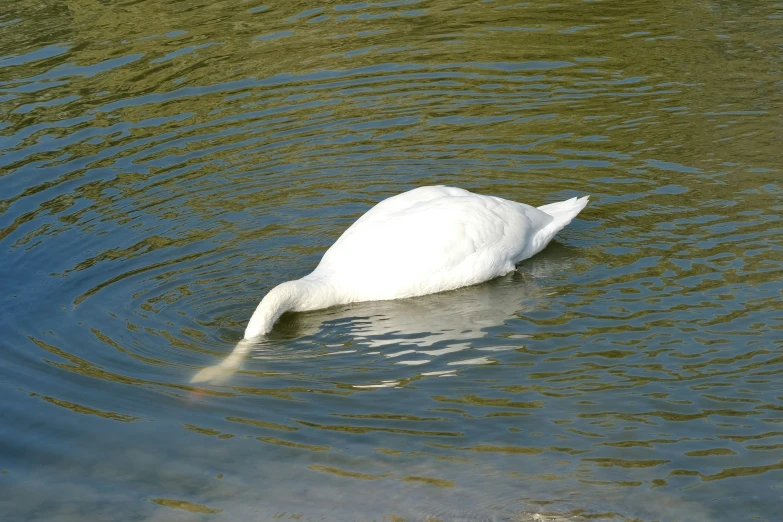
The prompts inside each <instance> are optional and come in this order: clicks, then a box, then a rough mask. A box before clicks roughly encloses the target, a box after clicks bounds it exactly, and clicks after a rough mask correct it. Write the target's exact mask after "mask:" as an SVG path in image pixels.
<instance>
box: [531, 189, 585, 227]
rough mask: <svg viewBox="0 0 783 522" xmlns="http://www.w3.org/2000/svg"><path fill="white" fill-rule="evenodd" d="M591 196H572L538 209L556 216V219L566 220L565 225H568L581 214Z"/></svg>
mask: <svg viewBox="0 0 783 522" xmlns="http://www.w3.org/2000/svg"><path fill="white" fill-rule="evenodd" d="M589 198H590V196H584V197H581V198H571V199H567V200H565V201H558V202H557V203H550V204H548V205H541V206H540V207H538V210H542V211H544V212H546V213H547V214H549V215H550V216H552V217H553V218H555V221H564V223H563V226H566V225H567V224H569V223H570V222H571V220H572V219H574V218H575V217H576V215H577V214H579V213H580V212H581V211H582V209H583V208H585V207H586V206H587V202H588V200H589Z"/></svg>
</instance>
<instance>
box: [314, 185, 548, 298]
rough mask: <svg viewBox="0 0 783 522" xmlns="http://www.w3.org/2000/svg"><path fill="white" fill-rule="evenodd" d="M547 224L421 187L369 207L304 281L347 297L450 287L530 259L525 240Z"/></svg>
mask: <svg viewBox="0 0 783 522" xmlns="http://www.w3.org/2000/svg"><path fill="white" fill-rule="evenodd" d="M395 200H396V201H395ZM551 221H552V216H550V215H548V214H547V213H545V212H543V211H541V210H538V209H536V208H534V207H531V206H528V205H524V204H521V203H515V202H513V201H508V200H504V199H501V198H496V197H492V196H481V195H477V194H472V193H470V192H468V191H465V190H462V189H451V188H448V187H423V188H420V189H416V190H413V191H410V192H408V193H404V194H401V195H400V196H396V197H394V198H390V199H388V200H385V201H383V202H381V203H379V204H378V205H376V207H373V208H372V209H371V210H370V211H368V212H367V214H365V215H364V216H362V217H361V218H360V219H359V220H357V221H356V222H355V223H354V224H353V225H352V226H351V227H350V228H349V229H348V230H346V231H345V232H344V233H343V235H342V236H341V237H340V239H339V240H338V241H337V242H336V243H335V244H334V245H333V246H332V247H331V248H330V249H329V250H328V251H327V252H326V253H325V254H324V257H323V259H322V260H321V263H320V264H319V265H318V268H316V270H315V271H314V272H313V273H312V274H311V275H310V276H308V277H310V278H319V279H326V280H328V281H329V282H331V283H332V284H334V285H335V286H337V287H339V288H341V291H345V292H348V293H350V294H351V295H350V297H349V298H350V299H351V300H376V299H396V298H401V297H410V296H414V295H424V294H427V293H433V292H440V291H444V290H451V289H454V288H459V287H462V286H466V285H470V284H476V283H480V282H482V281H486V280H488V279H491V278H493V277H497V276H498V275H502V274H504V273H507V272H509V271H511V270H513V269H514V265H515V264H516V263H518V262H519V261H521V260H522V259H525V258H526V257H529V255H532V253H528V252H531V251H532V238H533V237H534V236H535V235H536V234H537V233H538V232H539V231H540V230H541V229H543V228H544V227H546V226H547V225H548V224H549V223H550V222H551Z"/></svg>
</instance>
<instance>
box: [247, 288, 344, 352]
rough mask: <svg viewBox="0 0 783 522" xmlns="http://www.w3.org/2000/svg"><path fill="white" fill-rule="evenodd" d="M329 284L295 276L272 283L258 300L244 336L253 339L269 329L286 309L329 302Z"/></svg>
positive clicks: (294, 310)
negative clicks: (274, 285)
mask: <svg viewBox="0 0 783 522" xmlns="http://www.w3.org/2000/svg"><path fill="white" fill-rule="evenodd" d="M332 300H333V296H332V292H331V290H330V288H329V287H328V286H327V285H325V284H323V283H319V282H316V281H305V280H303V279H298V280H296V281H288V282H286V283H283V284H280V285H278V286H276V287H274V288H273V289H272V290H270V292H269V293H268V294H266V296H264V298H263V299H262V300H261V302H260V303H259V305H258V307H257V308H256V311H255V312H253V316H252V317H251V318H250V322H249V323H248V324H247V328H246V329H245V339H254V338H256V337H259V336H261V335H264V334H266V333H268V332H269V331H270V330H272V326H273V325H274V324H275V322H277V320H278V319H279V318H280V316H281V315H283V314H284V313H285V312H289V311H290V312H301V311H305V310H316V309H318V308H325V307H327V306H331V305H332V304H334V303H332V302H331V301H332Z"/></svg>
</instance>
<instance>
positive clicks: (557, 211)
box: [533, 196, 590, 252]
mask: <svg viewBox="0 0 783 522" xmlns="http://www.w3.org/2000/svg"><path fill="white" fill-rule="evenodd" d="M589 198H590V196H583V197H581V198H571V199H567V200H566V201H558V202H557V203H549V204H548V205H542V206H540V207H538V210H541V211H542V212H546V213H547V214H549V215H550V216H552V218H554V219H552V221H551V222H550V223H549V224H548V225H547V226H545V227H544V228H543V229H541V231H540V232H539V233H538V234H536V236H535V237H534V238H533V248H534V249H535V252H540V251H541V250H542V249H543V248H544V247H545V246H547V245H548V244H549V242H550V241H551V240H552V238H553V237H555V234H557V233H558V232H560V231H561V230H563V229H564V228H565V227H566V225H568V224H569V223H570V222H571V220H573V219H574V218H575V217H576V216H577V214H579V213H580V212H581V211H582V209H583V208H585V207H586V206H587V202H588V200H589Z"/></svg>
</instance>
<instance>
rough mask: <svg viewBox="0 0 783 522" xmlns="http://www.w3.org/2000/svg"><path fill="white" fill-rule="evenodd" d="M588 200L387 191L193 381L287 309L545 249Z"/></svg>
mask: <svg viewBox="0 0 783 522" xmlns="http://www.w3.org/2000/svg"><path fill="white" fill-rule="evenodd" d="M587 201H588V197H587V196H585V197H582V198H578V199H577V198H572V199H569V200H567V201H561V202H559V203H551V204H549V205H544V206H541V207H538V208H535V207H531V206H529V205H525V204H524V203H515V202H513V201H509V200H505V199H501V198H498V197H494V196H482V195H479V194H473V193H472V192H468V191H467V190H464V189H459V188H453V187H442V186H438V187H421V188H417V189H414V190H411V191H408V192H404V193H402V194H398V195H396V196H393V197H391V198H388V199H385V200H383V201H381V202H380V203H378V204H377V205H375V206H374V207H373V208H371V209H370V210H369V211H367V213H365V214H364V215H363V216H362V217H360V218H359V219H358V220H357V221H356V222H355V223H354V224H353V225H351V226H350V227H349V228H348V229H347V230H346V231H345V232H343V235H342V236H340V238H339V239H338V240H337V241H336V242H335V243H334V244H333V245H332V246H331V247H330V248H329V250H327V251H326V253H325V254H324V256H323V258H322V259H321V262H320V263H319V264H318V266H317V267H316V269H315V270H313V271H312V272H311V273H310V274H308V275H306V276H305V277H303V278H301V279H298V280H295V281H288V282H286V283H282V284H280V285H278V286H276V287H275V288H273V289H272V290H271V291H270V292H269V293H268V294H266V296H265V297H264V299H263V300H262V301H261V303H260V304H259V305H258V307H257V308H256V310H255V312H253V315H252V317H251V318H250V322H249V323H248V325H247V328H246V329H245V335H244V339H243V340H242V341H240V343H239V344H238V345H237V347H236V348H235V349H234V351H233V352H232V353H231V355H229V356H228V357H227V358H226V359H225V360H224V361H223V362H222V363H221V364H220V365H217V366H213V367H208V368H205V369H204V370H202V371H200V372H199V373H197V374H196V375H195V376H194V377H193V379H192V382H200V381H205V380H211V379H213V378H215V377H216V376H217V375H219V374H220V372H221V371H231V370H233V369H234V368H235V367H236V366H237V365H238V364H239V361H241V360H242V359H243V358H244V355H245V353H246V352H247V351H248V350H249V349H250V346H251V343H250V341H251V340H252V339H255V338H258V337H260V336H262V335H264V334H266V333H267V332H269V331H270V330H271V329H272V326H273V325H274V323H275V322H276V321H277V320H278V318H280V316H281V315H282V314H283V313H284V312H288V311H294V312H303V311H307V310H318V309H321V308H328V307H330V306H335V305H339V304H347V303H353V302H358V301H384V300H389V299H400V298H405V297H414V296H420V295H426V294H433V293H436V292H443V291H446V290H454V289H456V288H460V287H463V286H469V285H475V284H477V283H482V282H484V281H487V280H489V279H493V278H495V277H498V276H501V275H504V274H507V273H509V272H511V271H513V270H514V268H515V265H516V264H517V263H519V262H520V261H522V260H524V259H527V258H529V257H531V256H533V255H535V254H537V253H538V252H540V251H541V250H543V248H544V247H545V246H546V245H547V244H548V243H549V242H550V241H551V240H552V238H553V237H554V236H555V234H557V233H558V232H559V231H560V230H562V229H563V227H565V226H566V225H568V224H569V223H570V222H571V220H572V219H573V218H574V217H575V216H576V215H577V214H579V212H580V211H581V210H582V209H583V208H584V207H585V206H586V205H587Z"/></svg>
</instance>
